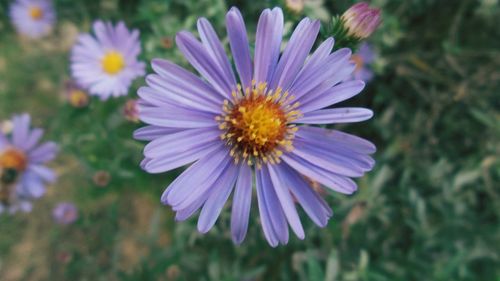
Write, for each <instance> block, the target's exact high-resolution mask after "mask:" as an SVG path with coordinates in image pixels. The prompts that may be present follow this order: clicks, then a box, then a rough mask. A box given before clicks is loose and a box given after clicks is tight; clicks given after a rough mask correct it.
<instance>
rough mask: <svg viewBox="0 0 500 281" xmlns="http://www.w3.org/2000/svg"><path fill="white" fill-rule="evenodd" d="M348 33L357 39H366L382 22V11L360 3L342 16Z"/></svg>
mask: <svg viewBox="0 0 500 281" xmlns="http://www.w3.org/2000/svg"><path fill="white" fill-rule="evenodd" d="M342 20H343V21H344V26H345V28H347V33H348V34H349V35H351V36H354V37H356V38H360V39H364V38H367V37H369V36H370V35H371V34H372V33H373V32H374V31H375V29H377V27H378V26H379V24H380V22H381V18H380V9H376V8H370V6H369V5H368V3H366V2H360V3H357V4H355V5H353V6H352V7H350V8H349V9H348V10H347V11H345V12H344V14H343V15H342Z"/></svg>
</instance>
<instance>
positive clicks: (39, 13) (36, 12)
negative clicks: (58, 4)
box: [29, 6, 43, 20]
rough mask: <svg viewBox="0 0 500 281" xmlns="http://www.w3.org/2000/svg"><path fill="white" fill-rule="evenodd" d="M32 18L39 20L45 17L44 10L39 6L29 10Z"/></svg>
mask: <svg viewBox="0 0 500 281" xmlns="http://www.w3.org/2000/svg"><path fill="white" fill-rule="evenodd" d="M29 13H30V17H31V18H32V19H34V20H39V19H41V18H42V17H43V10H42V9H40V7H38V6H33V7H31V8H30V9H29Z"/></svg>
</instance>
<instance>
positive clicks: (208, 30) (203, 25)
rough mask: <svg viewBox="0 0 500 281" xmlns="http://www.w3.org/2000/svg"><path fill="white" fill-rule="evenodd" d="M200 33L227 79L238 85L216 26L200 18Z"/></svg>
mask: <svg viewBox="0 0 500 281" xmlns="http://www.w3.org/2000/svg"><path fill="white" fill-rule="evenodd" d="M198 33H199V34H200V38H201V42H202V43H203V45H204V46H205V48H206V49H207V51H208V53H209V54H210V55H211V56H212V59H213V60H214V61H215V62H216V63H217V65H218V66H219V69H220V70H221V72H222V73H223V74H224V77H225V79H226V81H227V82H229V83H230V84H231V85H232V86H233V87H234V86H236V80H235V78H234V73H233V69H232V68H231V65H230V64H229V59H228V58H227V55H226V52H225V51H224V47H222V44H221V42H220V40H219V37H217V34H216V33H215V30H214V28H213V27H212V25H211V24H210V22H208V20H207V19H205V18H200V19H199V20H198Z"/></svg>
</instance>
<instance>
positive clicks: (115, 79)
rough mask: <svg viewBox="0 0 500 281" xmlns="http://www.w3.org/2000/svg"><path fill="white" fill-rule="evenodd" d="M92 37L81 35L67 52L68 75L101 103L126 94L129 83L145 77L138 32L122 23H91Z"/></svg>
mask: <svg viewBox="0 0 500 281" xmlns="http://www.w3.org/2000/svg"><path fill="white" fill-rule="evenodd" d="M93 29H94V33H95V37H93V36H91V35H90V34H82V35H80V36H79V37H78V41H77V43H76V44H75V46H74V47H73V50H72V52H71V73H72V76H73V78H74V79H75V81H76V82H77V83H78V84H79V85H80V86H81V87H83V88H84V89H86V90H88V91H89V93H90V94H91V95H97V96H99V97H100V98H101V99H102V100H106V99H108V98H109V97H110V96H113V97H118V96H123V95H126V94H127V92H128V89H129V87H130V85H131V84H132V81H133V80H134V79H136V78H138V77H141V76H143V75H144V74H145V70H144V69H145V64H144V63H143V62H140V61H138V60H137V56H138V55H139V54H140V53H141V44H140V41H139V31H138V30H135V29H134V30H132V31H129V30H128V29H127V27H126V26H125V24H124V23H123V22H119V23H118V24H117V25H115V26H113V25H112V24H111V23H110V22H107V23H104V22H102V21H96V22H94V27H93Z"/></svg>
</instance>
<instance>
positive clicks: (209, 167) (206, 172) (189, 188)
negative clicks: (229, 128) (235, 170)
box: [161, 145, 232, 210]
mask: <svg viewBox="0 0 500 281" xmlns="http://www.w3.org/2000/svg"><path fill="white" fill-rule="evenodd" d="M228 154H229V153H228V150H227V148H226V147H225V146H222V145H221V146H219V147H218V149H216V150H215V151H212V152H210V153H209V154H207V155H205V156H204V157H203V158H201V159H200V160H198V161H197V162H196V163H194V164H193V165H191V166H190V167H189V168H188V169H187V170H186V171H184V172H183V173H182V174H181V175H180V176H179V177H177V178H176V179H175V180H174V181H173V182H172V183H171V184H170V186H169V187H168V188H167V190H166V192H165V193H164V194H163V195H162V198H161V201H162V202H163V203H164V204H168V205H170V206H173V207H174V209H175V210H181V209H184V208H185V207H187V206H189V205H190V204H191V203H192V202H194V201H196V199H197V198H198V197H199V196H201V195H203V194H204V193H205V191H206V190H208V189H209V188H210V187H212V186H213V183H214V182H215V181H216V180H217V178H218V177H219V176H220V175H221V174H222V173H223V172H224V171H225V169H226V167H227V166H228V165H232V164H230V162H231V160H232V159H231V157H230V156H229V155H228ZM169 189H170V190H169Z"/></svg>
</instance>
